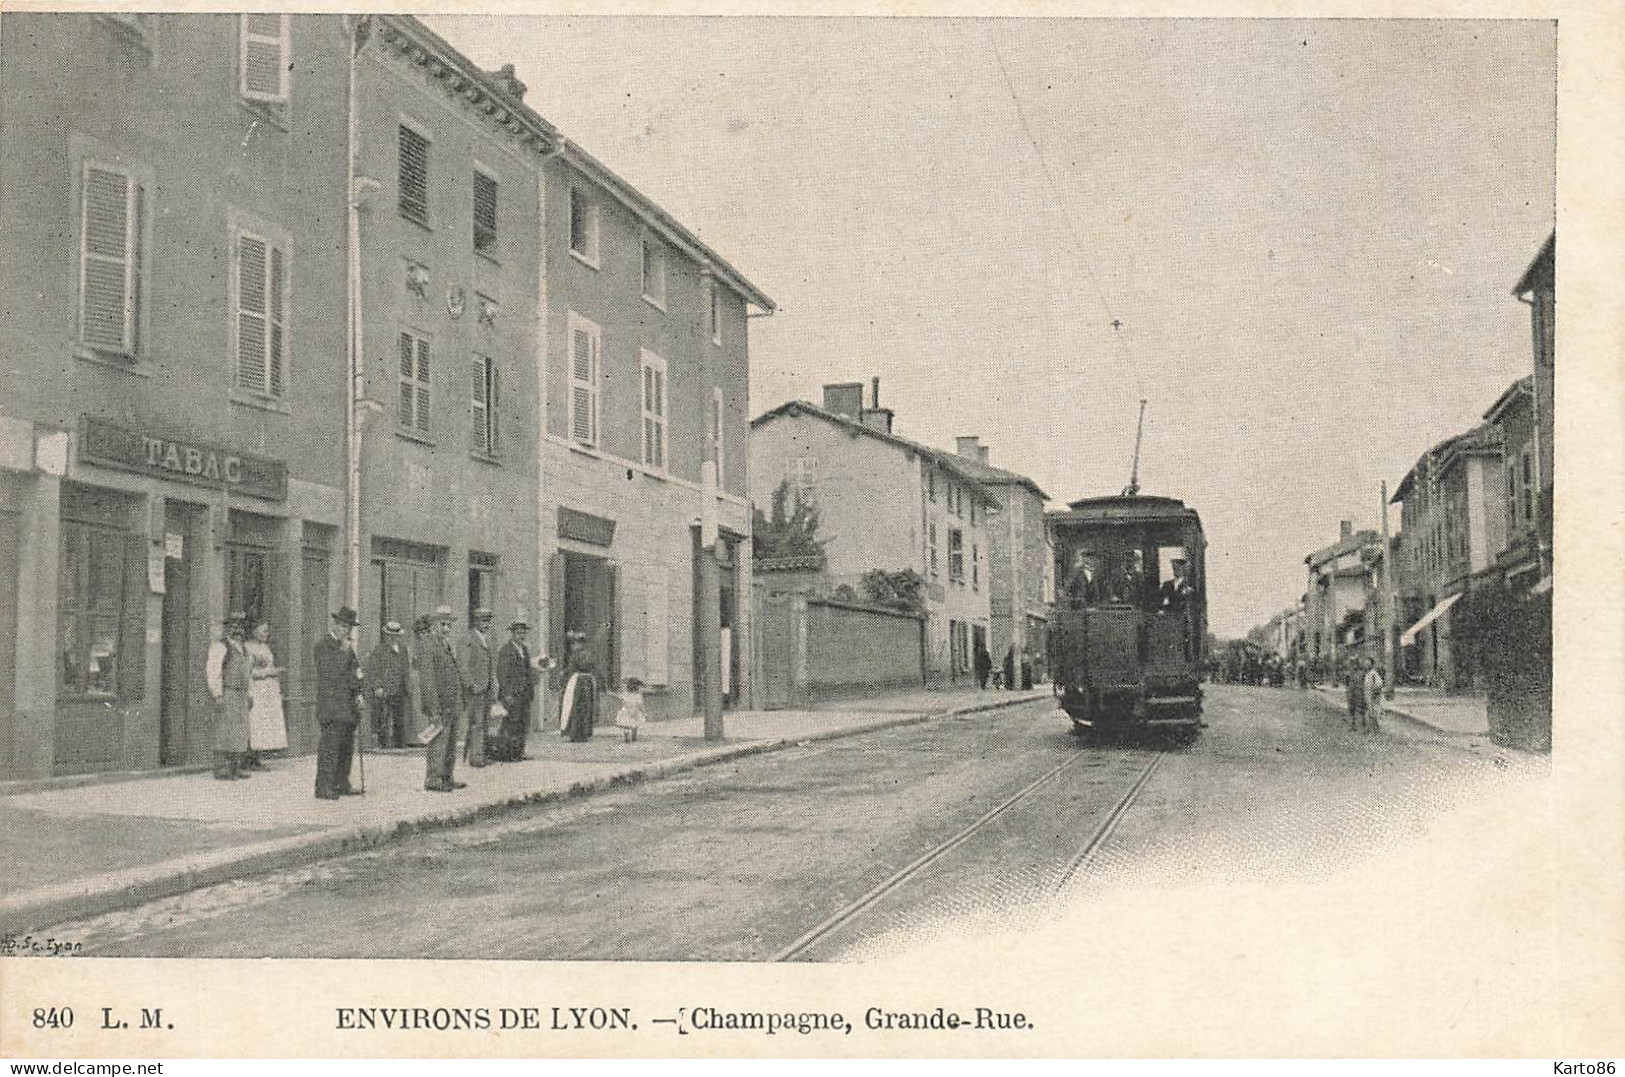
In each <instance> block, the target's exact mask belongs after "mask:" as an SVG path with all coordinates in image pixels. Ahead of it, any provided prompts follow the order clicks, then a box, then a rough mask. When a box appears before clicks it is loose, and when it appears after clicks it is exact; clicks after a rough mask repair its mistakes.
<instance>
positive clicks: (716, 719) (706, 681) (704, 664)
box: [694, 420, 722, 740]
mask: <svg viewBox="0 0 1625 1077" xmlns="http://www.w3.org/2000/svg"><path fill="white" fill-rule="evenodd" d="M713 421H715V420H713ZM712 444H713V445H714V444H715V442H713V443H712ZM700 499H701V505H700V548H699V549H698V550H696V551H695V553H694V556H695V558H696V559H697V560H698V562H699V569H700V573H699V575H700V584H699V586H700V594H699V600H698V602H696V603H695V605H696V607H697V608H698V610H699V618H700V669H701V671H702V674H701V678H700V680H701V685H700V691H701V693H702V695H701V700H702V702H703V703H704V706H705V739H706V740H721V739H722V589H721V569H720V568H719V567H718V565H717V543H718V542H720V541H721V539H720V538H718V536H717V462H716V460H715V459H708V460H706V461H705V462H704V463H703V464H701V465H700Z"/></svg>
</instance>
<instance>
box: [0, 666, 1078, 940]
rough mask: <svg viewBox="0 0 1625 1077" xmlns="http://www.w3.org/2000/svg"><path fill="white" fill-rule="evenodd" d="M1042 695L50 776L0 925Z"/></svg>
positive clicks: (32, 815)
mask: <svg viewBox="0 0 1625 1077" xmlns="http://www.w3.org/2000/svg"><path fill="white" fill-rule="evenodd" d="M1048 695H1049V690H1048V688H1047V687H1046V688H1040V689H1036V690H1033V691H1029V692H995V691H991V690H990V691H986V692H978V691H977V690H976V689H974V688H971V689H966V688H951V689H944V690H937V691H914V692H893V693H883V694H879V695H875V696H869V697H864V698H859V699H850V700H835V701H830V702H826V703H821V704H818V705H817V706H816V707H815V708H814V709H809V710H783V711H744V712H733V713H729V714H728V715H727V716H726V732H727V736H726V738H725V739H724V740H723V741H721V742H707V741H705V740H704V739H703V720H702V719H697V718H696V719H686V720H680V721H675V722H653V723H648V724H646V725H645V726H644V727H643V730H642V733H641V734H640V736H639V739H638V740H637V741H636V742H634V743H626V742H625V741H624V740H623V739H622V735H621V731H620V730H618V729H616V728H614V727H613V726H602V727H600V729H599V730H598V731H597V735H596V736H595V737H594V738H593V739H592V740H591V741H590V742H587V743H582V744H573V743H570V742H569V741H567V740H565V739H563V738H562V737H560V736H559V735H558V733H557V731H556V728H555V729H554V730H551V731H543V732H536V733H533V734H532V735H531V737H530V741H529V743H528V745H527V756H528V758H527V759H526V760H524V761H523V762H519V763H506V764H498V765H493V766H488V767H485V768H483V769H478V770H472V769H469V768H467V767H465V766H462V765H459V768H458V777H459V778H460V779H461V780H463V781H466V782H467V783H468V785H467V788H465V789H461V790H458V791H455V792H452V793H431V792H427V791H425V790H424V789H423V755H422V752H421V750H419V751H403V752H369V753H368V755H367V757H366V763H365V765H366V794H365V795H364V796H361V797H346V798H343V799H341V800H337V801H325V800H317V799H316V798H315V797H314V795H313V788H314V778H315V760H314V758H312V757H308V756H307V757H299V758H294V759H287V760H276V761H273V762H271V763H270V764H269V769H267V770H265V771H262V772H258V773H256V774H255V775H254V777H253V778H251V779H249V780H247V781H240V782H217V781H215V780H213V778H212V777H211V776H210V775H209V774H208V773H206V772H205V773H196V772H190V773H181V774H171V775H165V776H161V777H153V778H148V779H141V780H129V781H112V782H103V783H85V782H83V781H81V780H74V781H68V782H63V783H60V784H57V785H52V784H51V783H46V785H45V787H44V788H41V787H40V785H41V783H27V784H26V785H24V786H23V787H22V791H20V792H17V793H15V794H13V795H10V796H0V872H3V874H0V877H3V878H4V880H5V882H4V884H3V891H0V928H3V929H4V930H7V931H22V930H27V929H30V928H35V927H38V926H40V924H42V923H46V922H49V921H50V920H52V919H62V918H65V917H69V916H80V915H89V914H93V913H96V912H100V911H104V910H108V909H114V908H119V907H124V906H128V905H131V904H136V903H139V902H141V901H144V900H150V899H153V898H158V897H162V896H165V895H168V894H174V893H179V892H183V891H185V890H189V889H193V888H196V887H198V886H201V885H206V884H211V883H215V882H220V881H224V880H227V879H234V878H239V877H242V876H244V875H246V874H252V873H255V872H264V871H268V870H273V869H277V868H283V867H287V866H289V865H292V864H299V863H305V862H309V861H312V860H316V859H320V858H322V857H326V856H332V855H336V854H340V853H343V852H346V851H351V850H354V849H356V848H361V847H367V846H373V845H377V844H380V843H383V842H387V841H392V840H396V839H398V838H400V837H402V836H404V835H407V834H411V833H415V832H419V831H422V830H427V829H435V828H440V827H446V826H454V825H460V824H465V823H468V822H470V821H472V820H475V819H480V818H485V817H488V816H491V815H493V814H497V813H500V812H503V811H506V810H510V809H512V808H513V807H515V806H518V805H525V804H531V803H536V802H546V801H553V800H558V799H563V798H567V797H571V796H575V795H580V794H584V793H589V792H593V791H596V790H599V789H602V788H605V787H607V786H610V785H613V784H616V783H622V782H634V781H641V780H646V779H650V778H658V777H663V776H665V775H668V774H672V773H677V772H680V771H682V770H685V769H688V768H691V767H695V766H703V765H707V764H712V763H715V762H717V761H719V760H724V759H728V758H733V757H736V756H739V755H742V754H751V753H755V752H761V751H767V750H772V749H774V748H777V747H780V746H783V745H785V744H792V743H796V742H798V741H801V740H809V739H819V738H824V737H832V736H843V735H846V734H848V733H852V732H856V731H860V730H864V729H869V728H875V727H879V726H886V725H889V724H895V723H899V722H904V723H906V722H914V721H919V720H922V719H925V718H928V717H930V716H932V715H935V714H942V713H947V712H953V711H957V710H962V709H965V708H973V709H977V708H985V707H991V706H1003V705H1009V704H1012V703H1015V702H1019V701H1021V700H1024V699H1032V698H1040V697H1042V698H1047V697H1048Z"/></svg>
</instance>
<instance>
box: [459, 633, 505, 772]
mask: <svg viewBox="0 0 1625 1077" xmlns="http://www.w3.org/2000/svg"><path fill="white" fill-rule="evenodd" d="M490 632H491V611H490V610H488V609H485V608H484V607H483V606H482V607H481V608H479V609H476V610H475V611H474V612H473V613H472V614H471V615H470V616H469V626H468V636H467V638H466V639H464V640H463V649H462V653H461V654H460V655H458V663H457V664H458V666H459V667H460V668H461V669H462V673H463V687H464V689H465V690H466V691H467V693H468V709H467V711H466V712H465V713H466V714H467V716H468V732H467V741H466V743H465V744H464V746H463V759H464V760H465V761H466V762H467V763H468V765H469V766H471V767H483V766H485V764H486V758H485V734H486V728H485V724H486V723H487V722H488V721H490V719H491V703H492V701H493V699H494V698H495V695H496V687H497V666H496V652H495V650H494V649H493V648H492V647H491V638H490Z"/></svg>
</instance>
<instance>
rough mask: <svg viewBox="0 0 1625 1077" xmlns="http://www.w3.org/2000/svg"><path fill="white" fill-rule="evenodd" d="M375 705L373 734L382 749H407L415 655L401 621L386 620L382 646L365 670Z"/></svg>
mask: <svg viewBox="0 0 1625 1077" xmlns="http://www.w3.org/2000/svg"><path fill="white" fill-rule="evenodd" d="M364 671H365V680H366V685H367V698H368V699H369V700H370V701H371V703H372V732H373V736H374V737H375V738H377V741H378V747H380V748H404V747H406V713H407V708H408V706H409V704H410V701H411V688H412V684H411V673H412V656H411V654H410V653H409V652H408V651H407V649H406V633H405V632H403V631H402V630H401V625H400V622H399V621H386V622H385V623H384V631H383V633H382V634H381V635H380V636H379V637H378V646H376V647H374V648H373V649H372V653H371V654H369V655H367V664H366V666H365V667H364Z"/></svg>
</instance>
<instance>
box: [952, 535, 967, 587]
mask: <svg viewBox="0 0 1625 1077" xmlns="http://www.w3.org/2000/svg"><path fill="white" fill-rule="evenodd" d="M948 578H949V579H950V580H953V581H954V582H955V583H964V582H965V533H964V532H963V531H961V530H959V528H957V527H950V528H949V529H948Z"/></svg>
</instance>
